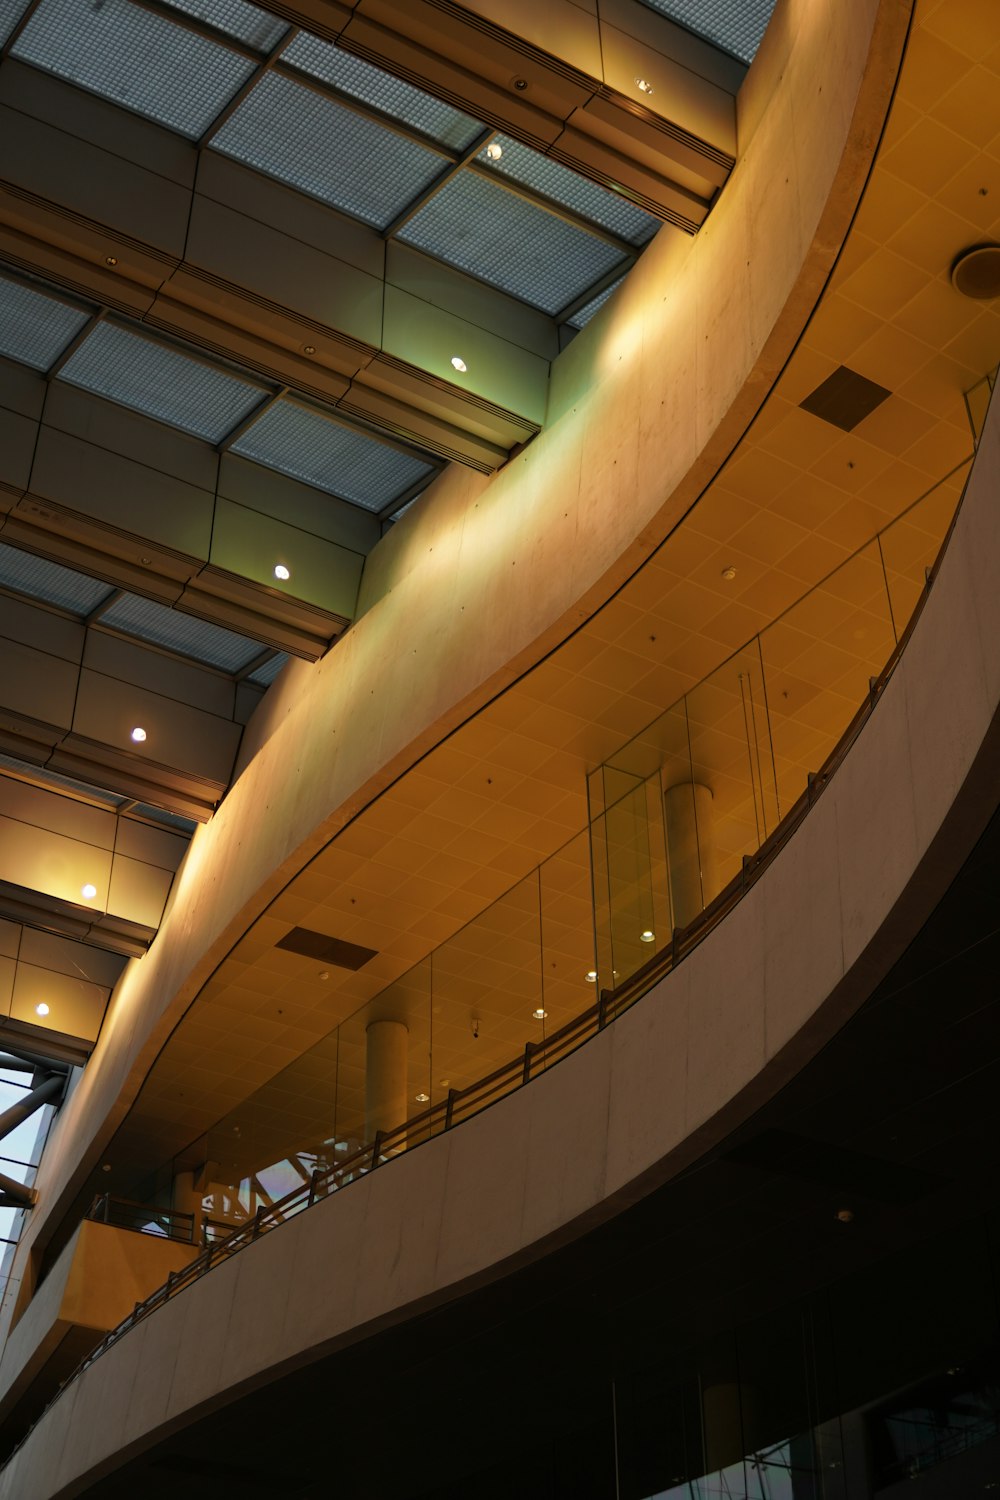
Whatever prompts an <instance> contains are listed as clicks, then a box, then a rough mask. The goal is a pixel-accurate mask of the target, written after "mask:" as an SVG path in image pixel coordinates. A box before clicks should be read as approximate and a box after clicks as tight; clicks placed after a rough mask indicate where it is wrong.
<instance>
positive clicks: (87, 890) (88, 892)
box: [80, 880, 97, 901]
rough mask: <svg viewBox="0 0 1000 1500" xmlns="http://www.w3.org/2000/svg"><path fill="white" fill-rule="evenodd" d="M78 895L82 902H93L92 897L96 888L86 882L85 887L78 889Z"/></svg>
mask: <svg viewBox="0 0 1000 1500" xmlns="http://www.w3.org/2000/svg"><path fill="white" fill-rule="evenodd" d="M80 895H81V896H82V897H83V899H84V901H93V899H94V897H95V896H96V895H97V886H96V885H92V884H91V882H90V881H89V880H88V881H87V884H86V885H82V886H81V887H80Z"/></svg>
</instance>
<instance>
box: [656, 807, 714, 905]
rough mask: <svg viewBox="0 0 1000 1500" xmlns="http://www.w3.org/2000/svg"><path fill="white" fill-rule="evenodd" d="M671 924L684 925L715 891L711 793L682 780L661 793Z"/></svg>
mask: <svg viewBox="0 0 1000 1500" xmlns="http://www.w3.org/2000/svg"><path fill="white" fill-rule="evenodd" d="M664 807H665V813H666V820H667V859H668V861H669V865H670V894H671V897H672V898H673V905H674V926H675V927H686V926H687V925H688V923H689V922H693V921H694V919H695V917H696V916H697V915H698V913H699V912H700V911H701V910H702V909H703V908H704V907H706V906H707V905H708V903H709V902H710V901H711V899H712V897H713V896H715V895H716V894H717V893H718V889H719V877H718V867H717V863H716V858H715V829H714V823H713V809H712V792H711V789H710V788H709V787H707V786H703V785H702V784H701V783H700V782H697V781H682V782H680V783H679V785H677V786H672V787H668V789H667V791H666V792H665V793H664Z"/></svg>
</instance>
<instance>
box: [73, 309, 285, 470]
mask: <svg viewBox="0 0 1000 1500" xmlns="http://www.w3.org/2000/svg"><path fill="white" fill-rule="evenodd" d="M58 378H59V379H60V380H66V381H69V383H70V384H71V385H78V386H82V387H83V389H84V390H87V391H93V392H94V393H95V394H96V395H98V396H106V397H107V398H108V399H109V400H111V401H119V402H121V404H122V405H123V406H131V407H132V408H133V409H134V410H136V411H141V412H144V413H145V415H146V416H149V417H155V418H156V419H157V421H160V422H168V423H169V424H170V425H171V426H172V427H180V428H181V429H182V430H183V431H184V432H190V433H192V434H193V435H194V436H196V437H200V438H204V439H205V440H206V441H207V442H210V443H218V442H221V441H222V439H223V438H224V437H225V436H226V434H227V433H229V432H232V430H233V428H234V427H235V426H236V425H237V424H238V423H239V422H241V421H242V420H243V418H244V417H246V416H247V415H248V414H249V413H250V412H251V411H252V410H253V408H254V407H255V406H256V405H257V404H258V403H259V402H260V401H261V400H262V399H263V397H264V396H265V394H266V392H265V390H264V389H263V388H262V387H260V386H256V385H251V384H250V383H249V382H248V381H244V380H238V379H237V377H236V376H235V375H230V374H229V373H228V371H225V370H221V369H217V368H215V367H214V366H212V365H209V364H203V363H202V362H201V361H200V360H196V359H189V358H188V357H187V355H184V354H181V353H179V352H178V351H177V350H176V349H172V348H170V347H169V345H166V344H159V343H155V342H154V341H153V340H152V339H148V338H144V337H143V336H142V335H140V334H137V333H131V332H129V330H128V329H126V328H119V327H118V326H117V325H116V324H114V323H99V324H98V325H97V327H96V328H95V329H94V331H93V332H92V333H91V334H89V335H88V336H87V338H85V339H84V341H83V343H82V344H81V345H80V347H79V349H77V350H76V351H75V353H74V354H73V355H72V356H71V357H70V359H68V360H67V362H66V364H65V365H64V366H63V368H62V369H61V370H60V372H59V376H58Z"/></svg>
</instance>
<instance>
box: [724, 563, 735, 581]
mask: <svg viewBox="0 0 1000 1500" xmlns="http://www.w3.org/2000/svg"><path fill="white" fill-rule="evenodd" d="M722 576H723V578H724V579H725V580H726V582H727V583H732V581H733V579H734V578H735V577H736V569H735V568H734V567H733V566H732V565H731V564H730V566H729V567H728V568H723V570H722Z"/></svg>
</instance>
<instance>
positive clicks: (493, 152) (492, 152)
mask: <svg viewBox="0 0 1000 1500" xmlns="http://www.w3.org/2000/svg"><path fill="white" fill-rule="evenodd" d="M486 155H487V156H488V157H489V159H490V161H499V160H500V158H501V156H503V147H502V146H501V145H500V143H499V141H490V143H489V145H488V146H487V147H486Z"/></svg>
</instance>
